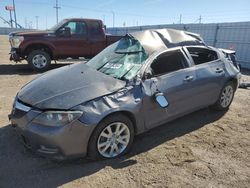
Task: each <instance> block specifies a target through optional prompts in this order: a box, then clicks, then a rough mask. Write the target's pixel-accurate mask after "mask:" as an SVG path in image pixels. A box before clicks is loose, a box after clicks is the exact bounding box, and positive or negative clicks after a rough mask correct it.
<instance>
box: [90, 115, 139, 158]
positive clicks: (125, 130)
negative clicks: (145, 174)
mask: <svg viewBox="0 0 250 188" xmlns="http://www.w3.org/2000/svg"><path fill="white" fill-rule="evenodd" d="M133 139H134V127H133V124H132V122H131V121H130V119H129V118H127V117H126V116H124V115H122V114H117V115H114V116H110V117H108V118H106V119H104V120H103V121H102V122H101V123H100V124H99V125H98V126H97V128H96V129H95V131H94V133H93V135H92V136H91V138H90V141H89V149H88V156H89V157H90V158H91V159H111V158H116V157H119V156H121V155H123V154H125V153H126V152H128V150H129V149H130V148H131V145H132V143H133Z"/></svg>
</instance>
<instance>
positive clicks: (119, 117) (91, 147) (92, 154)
mask: <svg viewBox="0 0 250 188" xmlns="http://www.w3.org/2000/svg"><path fill="white" fill-rule="evenodd" d="M115 122H121V123H123V124H125V125H126V126H127V128H128V129H129V132H130V138H129V141H128V145H127V146H126V148H125V149H124V150H123V151H122V152H121V153H120V154H118V155H116V156H114V157H105V156H103V155H102V154H101V153H100V152H99V151H98V146H97V145H98V141H99V136H100V135H101V133H102V132H103V131H104V130H105V128H107V127H108V126H110V125H111V124H112V123H115ZM133 140H134V126H133V123H132V121H131V120H130V119H129V118H128V117H127V116H125V115H123V114H115V115H111V116H108V117H107V118H105V119H104V120H102V121H101V122H100V123H99V124H98V125H97V127H96V128H95V130H94V132H93V134H92V135H91V138H90V140H89V144H88V157H89V158H90V159H92V160H98V159H112V158H117V157H120V156H121V155H124V154H125V153H127V152H128V151H129V150H130V148H131V146H132V144H133Z"/></svg>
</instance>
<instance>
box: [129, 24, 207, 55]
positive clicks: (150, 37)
mask: <svg viewBox="0 0 250 188" xmlns="http://www.w3.org/2000/svg"><path fill="white" fill-rule="evenodd" d="M129 35H131V36H133V37H134V38H136V39H137V40H138V41H139V42H140V43H141V45H142V46H143V48H144V49H145V51H146V52H147V53H148V54H149V55H151V54H153V53H154V52H156V51H163V50H166V49H169V48H174V47H178V46H190V45H192V46H195V45H204V46H205V43H204V41H203V39H202V38H201V37H200V35H198V34H195V33H190V32H187V31H181V30H175V29H156V30H145V31H139V32H135V33H131V34H129Z"/></svg>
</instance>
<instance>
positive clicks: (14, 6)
mask: <svg viewBox="0 0 250 188" xmlns="http://www.w3.org/2000/svg"><path fill="white" fill-rule="evenodd" d="M13 8H14V19H15V26H16V28H17V20H16V5H15V0H13Z"/></svg>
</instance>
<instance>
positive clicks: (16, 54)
mask: <svg viewBox="0 0 250 188" xmlns="http://www.w3.org/2000/svg"><path fill="white" fill-rule="evenodd" d="M9 54H10V61H15V62H18V61H21V60H23V58H22V57H21V55H20V54H21V53H20V49H17V48H11V51H10V53H9Z"/></svg>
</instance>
